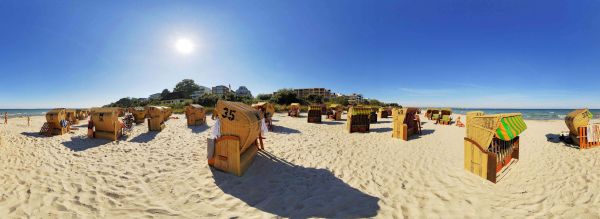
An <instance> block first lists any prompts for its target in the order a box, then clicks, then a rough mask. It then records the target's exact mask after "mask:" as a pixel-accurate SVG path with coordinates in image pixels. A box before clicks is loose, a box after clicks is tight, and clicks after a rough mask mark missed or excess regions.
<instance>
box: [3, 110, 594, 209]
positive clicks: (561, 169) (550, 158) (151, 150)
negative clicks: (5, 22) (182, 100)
mask: <svg viewBox="0 0 600 219" xmlns="http://www.w3.org/2000/svg"><path fill="white" fill-rule="evenodd" d="M303 116H306V114H303ZM180 117H181V118H183V117H182V116H180ZM275 120H276V121H275V122H274V124H275V125H276V127H275V133H269V135H268V136H267V138H268V139H266V141H265V144H266V150H267V152H268V154H265V153H263V154H259V155H258V156H257V157H256V159H255V161H254V164H252V166H251V167H250V169H249V170H248V171H247V172H246V174H245V175H244V176H243V177H236V176H233V175H230V174H225V173H222V172H219V171H215V170H211V169H210V168H209V167H208V166H207V164H206V138H207V137H208V136H209V129H208V128H207V127H206V126H204V127H201V128H193V129H190V128H188V127H187V126H186V125H185V120H184V119H179V120H176V119H172V120H170V121H168V122H167V128H166V129H165V130H164V131H163V132H160V133H147V127H146V124H144V125H140V126H136V127H135V129H134V131H133V133H132V135H131V136H129V137H128V138H126V139H123V140H121V141H118V142H109V141H107V140H98V139H87V138H85V133H86V131H87V129H86V127H85V125H82V126H81V129H80V130H77V131H75V133H74V134H67V135H62V136H55V137H42V136H39V135H38V134H37V132H38V131H39V127H41V125H42V124H43V121H44V118H43V117H34V118H33V121H32V125H31V126H30V127H26V125H25V124H26V122H25V120H24V119H11V120H9V124H8V125H7V126H5V125H4V124H0V134H1V135H2V139H3V140H2V141H3V142H2V146H0V218H20V217H35V218H71V217H76V218H94V217H99V218H139V217H158V218H164V217H168V216H174V217H181V218H206V217H219V218H225V217H244V218H248V217H249V218H265V217H277V216H282V217H295V218H298V217H300V218H302V217H340V218H348V217H380V218H393V217H398V218H399V217H409V218H432V217H433V218H437V217H441V218H462V217H471V218H482V217H488V218H503V217H508V218H522V217H538V218H546V217H552V216H556V217H561V218H585V217H589V218H598V217H600V148H595V149H590V150H584V151H580V150H578V149H574V148H571V147H568V146H565V145H564V144H563V143H555V142H550V141H548V140H547V137H546V135H547V134H558V133H560V131H564V130H567V129H566V127H565V125H564V122H563V121H527V125H528V126H529V128H528V130H527V131H525V133H524V134H523V135H522V137H521V153H520V156H521V160H520V161H519V162H517V163H516V164H515V165H513V166H512V167H511V168H510V169H509V172H508V174H507V175H506V176H505V177H504V178H502V179H500V181H499V182H498V183H497V184H493V183H490V182H488V181H486V180H484V179H481V178H479V177H478V176H475V175H474V174H471V173H469V172H467V171H465V170H464V169H463V137H464V135H465V129H464V128H459V127H456V126H436V125H433V124H431V123H429V122H427V123H426V124H425V125H424V132H426V133H427V134H426V135H423V136H420V137H418V138H416V139H412V140H410V141H408V142H404V141H401V140H398V139H393V138H391V125H392V124H391V119H383V120H382V121H383V122H380V123H378V124H375V125H372V132H371V133H368V134H349V133H346V132H345V131H344V129H343V127H344V122H341V121H340V122H324V124H308V123H307V122H306V117H303V118H289V117H287V116H285V115H283V114H278V115H276V116H275ZM208 121H209V126H212V124H213V121H212V120H210V119H209V120H208ZM380 121H381V120H380ZM463 121H464V116H463Z"/></svg>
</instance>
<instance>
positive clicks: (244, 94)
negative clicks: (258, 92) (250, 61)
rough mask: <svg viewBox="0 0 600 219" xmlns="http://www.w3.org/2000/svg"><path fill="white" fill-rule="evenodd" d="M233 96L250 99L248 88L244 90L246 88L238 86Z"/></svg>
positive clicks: (250, 94)
mask: <svg viewBox="0 0 600 219" xmlns="http://www.w3.org/2000/svg"><path fill="white" fill-rule="evenodd" d="M235 95H236V96H238V97H250V98H252V93H251V92H250V90H248V88H246V86H240V87H239V88H238V89H237V90H236V91H235Z"/></svg>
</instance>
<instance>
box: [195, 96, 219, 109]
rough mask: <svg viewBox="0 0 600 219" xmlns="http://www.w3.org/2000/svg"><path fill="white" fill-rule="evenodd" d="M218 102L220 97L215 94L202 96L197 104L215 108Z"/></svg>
mask: <svg viewBox="0 0 600 219" xmlns="http://www.w3.org/2000/svg"><path fill="white" fill-rule="evenodd" d="M218 100H219V96H217V95H215V94H204V95H202V96H200V97H199V98H198V100H196V103H198V104H200V105H202V106H207V107H214V106H215V105H216V104H217V101H218Z"/></svg>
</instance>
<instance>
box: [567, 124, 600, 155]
mask: <svg viewBox="0 0 600 219" xmlns="http://www.w3.org/2000/svg"><path fill="white" fill-rule="evenodd" d="M578 131H579V136H574V135H571V139H573V142H575V143H576V144H578V145H579V150H583V149H590V148H594V147H600V142H588V138H587V127H579V128H578Z"/></svg>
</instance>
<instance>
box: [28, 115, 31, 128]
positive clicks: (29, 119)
mask: <svg viewBox="0 0 600 219" xmlns="http://www.w3.org/2000/svg"><path fill="white" fill-rule="evenodd" d="M30 123H31V116H29V114H27V126H29V124H30Z"/></svg>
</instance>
